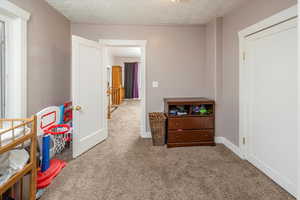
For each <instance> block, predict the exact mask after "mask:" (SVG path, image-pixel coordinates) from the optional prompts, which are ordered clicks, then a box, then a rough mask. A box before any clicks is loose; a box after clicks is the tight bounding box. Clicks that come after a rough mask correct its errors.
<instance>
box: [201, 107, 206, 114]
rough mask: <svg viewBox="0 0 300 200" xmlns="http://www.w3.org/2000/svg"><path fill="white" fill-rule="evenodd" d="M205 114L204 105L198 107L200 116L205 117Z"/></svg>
mask: <svg viewBox="0 0 300 200" xmlns="http://www.w3.org/2000/svg"><path fill="white" fill-rule="evenodd" d="M205 114H207V109H206V108H205V106H204V105H201V106H200V115H205Z"/></svg>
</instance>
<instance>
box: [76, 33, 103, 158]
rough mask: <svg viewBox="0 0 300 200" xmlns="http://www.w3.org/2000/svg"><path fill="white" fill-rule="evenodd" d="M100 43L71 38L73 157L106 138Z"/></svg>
mask: <svg viewBox="0 0 300 200" xmlns="http://www.w3.org/2000/svg"><path fill="white" fill-rule="evenodd" d="M102 60H103V54H102V48H101V46H100V44H99V43H98V42H94V41H90V40H87V39H84V38H80V37H77V36H73V37H72V100H73V105H74V112H73V113H74V114H73V127H74V132H73V157H74V158H75V157H77V156H79V155H81V154H82V153H84V152H86V151H88V150H89V149H91V148H92V147H93V146H95V145H96V144H98V143H99V142H101V141H103V140H105V139H106V138H107V118H106V115H105V113H106V109H105V104H106V95H105V94H106V93H105V90H106V87H105V80H104V79H105V77H106V76H105V69H104V68H103V67H102Z"/></svg>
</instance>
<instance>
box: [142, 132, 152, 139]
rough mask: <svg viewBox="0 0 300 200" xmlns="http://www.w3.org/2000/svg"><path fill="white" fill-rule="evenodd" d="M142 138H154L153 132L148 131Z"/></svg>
mask: <svg viewBox="0 0 300 200" xmlns="http://www.w3.org/2000/svg"><path fill="white" fill-rule="evenodd" d="M141 137H142V138H145V139H148V138H152V135H151V132H150V131H146V132H144V133H143V134H142V135H141Z"/></svg>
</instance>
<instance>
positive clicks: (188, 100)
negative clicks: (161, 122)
mask: <svg viewBox="0 0 300 200" xmlns="http://www.w3.org/2000/svg"><path fill="white" fill-rule="evenodd" d="M164 102H165V103H167V104H171V103H187V104H188V103H199V102H201V103H214V100H212V99H208V98H205V97H189V98H181V97H178V98H164Z"/></svg>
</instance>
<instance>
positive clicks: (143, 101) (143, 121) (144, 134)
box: [99, 39, 151, 138]
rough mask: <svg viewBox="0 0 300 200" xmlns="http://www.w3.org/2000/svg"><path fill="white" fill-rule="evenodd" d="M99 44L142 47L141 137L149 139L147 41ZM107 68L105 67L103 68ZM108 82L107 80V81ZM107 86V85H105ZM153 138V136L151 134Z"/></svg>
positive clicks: (105, 42)
mask: <svg viewBox="0 0 300 200" xmlns="http://www.w3.org/2000/svg"><path fill="white" fill-rule="evenodd" d="M99 43H100V44H101V45H102V46H104V47H114V46H115V47H120V46H122V47H140V48H141V51H142V53H141V61H140V63H141V65H140V66H141V70H142V71H141V72H142V73H141V74H142V76H141V80H142V81H141V83H142V86H141V90H140V91H141V94H140V99H141V107H142V112H141V131H140V136H141V137H142V138H149V134H148V132H147V112H146V111H147V109H146V45H147V40H113V39H99ZM103 67H105V66H103ZM105 80H107V79H105ZM105 84H106V83H105ZM150 137H151V134H150Z"/></svg>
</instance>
